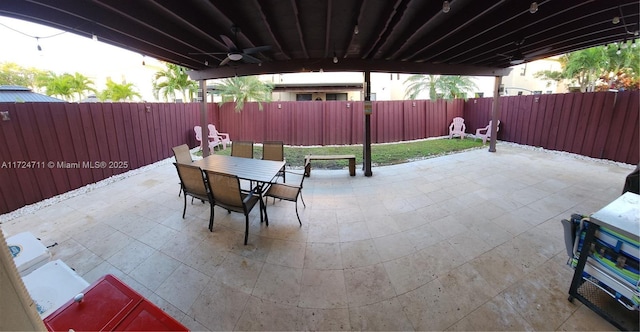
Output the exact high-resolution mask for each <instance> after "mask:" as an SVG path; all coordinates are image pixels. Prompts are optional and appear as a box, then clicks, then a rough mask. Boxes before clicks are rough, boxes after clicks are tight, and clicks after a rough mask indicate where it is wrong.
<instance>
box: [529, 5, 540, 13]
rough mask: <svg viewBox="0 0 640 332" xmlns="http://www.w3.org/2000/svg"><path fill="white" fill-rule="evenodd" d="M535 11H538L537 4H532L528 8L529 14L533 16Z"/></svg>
mask: <svg viewBox="0 0 640 332" xmlns="http://www.w3.org/2000/svg"><path fill="white" fill-rule="evenodd" d="M537 11H538V3H537V2H532V3H531V6H530V7H529V13H531V14H535V13H536V12H537Z"/></svg>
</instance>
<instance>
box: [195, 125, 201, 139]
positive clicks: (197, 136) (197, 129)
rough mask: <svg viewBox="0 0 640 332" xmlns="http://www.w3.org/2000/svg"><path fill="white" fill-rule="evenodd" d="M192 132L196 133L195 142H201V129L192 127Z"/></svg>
mask: <svg viewBox="0 0 640 332" xmlns="http://www.w3.org/2000/svg"><path fill="white" fill-rule="evenodd" d="M193 131H194V132H195V133H196V141H198V142H202V127H200V126H193Z"/></svg>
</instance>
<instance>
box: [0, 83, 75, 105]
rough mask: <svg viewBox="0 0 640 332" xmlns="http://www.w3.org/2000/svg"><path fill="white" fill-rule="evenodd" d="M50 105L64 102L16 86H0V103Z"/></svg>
mask: <svg viewBox="0 0 640 332" xmlns="http://www.w3.org/2000/svg"><path fill="white" fill-rule="evenodd" d="M33 102H35V103H50V102H62V103H64V102H66V101H64V100H62V99H58V98H54V97H50V96H47V95H43V94H40V93H37V92H33V91H31V89H29V88H27V87H24V86H18V85H0V103H33Z"/></svg>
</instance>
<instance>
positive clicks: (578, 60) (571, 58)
mask: <svg viewBox="0 0 640 332" xmlns="http://www.w3.org/2000/svg"><path fill="white" fill-rule="evenodd" d="M562 63H563V65H564V72H565V77H567V78H573V79H575V80H576V81H577V82H578V85H580V91H583V92H584V91H587V90H588V89H589V90H591V91H592V90H593V89H594V87H595V81H596V80H597V79H598V78H599V77H600V76H601V75H602V73H603V70H604V68H606V67H607V64H608V56H607V51H606V50H605V49H604V47H592V48H587V49H584V50H580V51H576V52H571V53H569V54H567V55H565V56H564V57H563V58H562Z"/></svg>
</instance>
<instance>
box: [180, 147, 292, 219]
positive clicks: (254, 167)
mask: <svg viewBox="0 0 640 332" xmlns="http://www.w3.org/2000/svg"><path fill="white" fill-rule="evenodd" d="M192 165H194V166H198V167H200V168H201V169H202V170H205V171H213V172H219V173H225V174H229V175H235V176H237V177H238V178H239V179H241V180H248V181H251V182H256V184H257V188H258V193H259V194H260V200H261V201H262V193H263V192H264V190H263V188H264V186H265V185H268V184H270V183H272V182H273V181H274V179H275V178H276V177H277V175H278V172H279V171H280V170H281V169H282V168H283V167H284V165H285V162H284V161H273V160H262V159H253V158H242V157H232V156H223V155H217V154H212V155H209V156H207V157H205V158H202V159H200V160H196V161H194V162H193V163H192ZM261 204H264V203H262V202H261ZM265 209H266V205H265ZM266 220H267V225H268V223H269V220H268V219H266Z"/></svg>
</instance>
